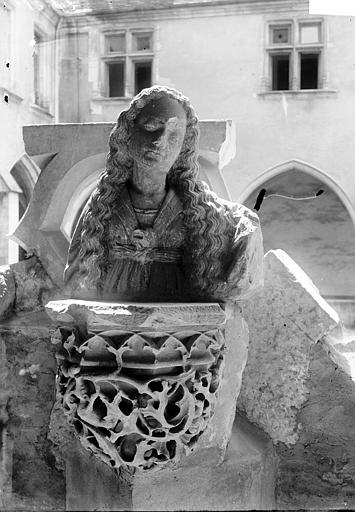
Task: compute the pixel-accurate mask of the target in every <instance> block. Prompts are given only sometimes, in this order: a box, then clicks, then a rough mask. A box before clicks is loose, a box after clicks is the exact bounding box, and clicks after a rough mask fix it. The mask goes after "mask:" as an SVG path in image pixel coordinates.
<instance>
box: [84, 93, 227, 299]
mask: <svg viewBox="0 0 355 512" xmlns="http://www.w3.org/2000/svg"><path fill="white" fill-rule="evenodd" d="M166 96H168V97H169V98H173V99H175V100H176V101H178V102H179V103H180V104H181V105H182V106H183V108H184V110H185V113H186V118H187V125H186V133H185V138H184V141H183V145H182V148H181V152H180V154H179V156H178V158H177V160H176V161H175V163H174V164H173V166H172V167H171V169H170V171H169V173H168V175H167V185H168V187H173V188H174V189H175V191H176V193H177V195H178V196H179V197H180V199H181V201H182V203H183V206H184V219H185V225H186V229H187V236H188V240H187V241H186V244H185V245H186V249H185V253H184V268H185V273H186V274H187V276H188V277H193V279H191V282H193V283H194V286H195V288H196V291H197V293H198V294H199V295H200V296H213V295H214V294H215V293H216V292H221V291H222V289H224V288H225V283H224V280H223V275H224V274H225V268H224V263H223V258H221V251H222V246H223V245H225V244H223V240H224V241H225V239H226V235H227V232H228V230H229V228H230V222H229V221H228V214H227V215H226V213H227V212H226V210H225V208H224V207H223V206H222V204H221V203H220V202H219V201H218V198H217V196H216V195H215V194H213V193H212V192H211V191H210V190H209V188H208V187H207V185H206V184H205V183H203V182H201V181H199V180H198V179H197V175H198V172H199V169H198V164H197V142H198V136H199V132H198V120H197V118H196V116H195V113H194V110H193V108H192V107H191V105H190V103H189V100H188V99H187V98H186V97H185V96H183V95H182V94H181V93H180V92H178V91H176V90H175V89H172V88H168V87H162V86H154V87H151V88H149V89H143V90H142V91H141V92H140V94H138V95H137V96H136V97H135V98H134V99H133V101H132V102H131V104H130V106H129V108H128V109H127V110H124V111H122V112H121V113H120V115H119V117H118V120H117V123H116V125H115V127H114V128H113V130H112V132H111V134H110V138H109V148H110V150H109V153H108V156H107V161H106V168H105V171H104V172H103V173H102V175H101V177H100V179H99V182H98V184H97V187H96V189H95V190H94V192H93V193H92V195H91V198H90V200H89V202H88V204H87V206H86V208H85V212H84V217H83V229H82V234H81V249H80V262H81V263H80V272H81V274H82V275H83V279H82V282H83V284H84V286H85V285H86V286H89V287H90V288H92V287H97V288H98V289H100V288H101V285H102V282H103V280H104V277H105V274H106V271H107V268H106V265H107V262H108V250H109V247H108V245H107V239H108V238H107V229H106V228H107V226H108V225H109V224H110V221H111V217H112V213H113V210H114V205H115V204H117V201H119V196H120V192H121V190H122V186H123V185H124V184H125V183H126V182H127V181H129V179H130V176H131V170H132V165H133V161H132V159H131V158H130V156H129V154H127V143H128V141H129V137H130V133H131V131H132V127H133V123H134V121H135V119H136V117H137V116H138V114H139V113H140V111H141V110H142V109H143V108H144V107H145V105H146V104H147V103H148V102H150V101H151V100H157V99H159V98H162V97H166Z"/></svg>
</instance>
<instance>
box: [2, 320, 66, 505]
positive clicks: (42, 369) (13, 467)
mask: <svg viewBox="0 0 355 512" xmlns="http://www.w3.org/2000/svg"><path fill="white" fill-rule="evenodd" d="M24 316H25V318H24V321H22V320H23V317H22V315H21V314H19V315H17V316H13V317H11V318H9V319H8V320H7V321H4V322H3V323H2V324H1V326H0V337H1V343H2V347H3V353H2V355H4V354H5V351H6V359H5V362H4V361H2V363H1V364H2V365H3V366H4V367H5V371H6V373H4V374H5V375H6V381H5V382H4V380H5V379H2V377H3V375H4V374H3V373H2V371H3V370H4V368H3V367H2V368H1V377H0V384H1V387H2V389H1V390H0V393H2V392H3V391H4V387H3V384H5V393H6V394H7V396H8V397H9V402H8V405H7V409H6V410H7V414H8V421H7V424H6V432H7V434H6V435H7V437H8V440H9V441H10V443H6V445H5V446H3V447H2V448H3V449H2V450H1V452H2V455H3V456H4V457H6V458H7V468H8V469H7V478H8V484H7V489H8V492H7V493H6V496H5V498H6V499H5V506H4V510H34V509H36V510H44V511H46V510H63V509H64V502H65V486H64V480H63V475H62V474H61V473H60V472H59V471H57V470H56V468H55V464H54V463H55V459H54V456H53V453H52V446H51V443H50V441H49V440H48V438H47V431H48V424H49V418H50V412H51V408H52V406H53V402H54V397H55V386H54V381H55V373H56V363H55V359H54V356H53V353H52V348H51V346H50V342H49V338H50V331H51V325H50V323H49V322H48V317H47V315H45V313H43V312H35V313H27V314H26V315H24ZM4 439H5V438H4Z"/></svg>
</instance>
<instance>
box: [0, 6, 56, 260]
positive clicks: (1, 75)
mask: <svg viewBox="0 0 355 512" xmlns="http://www.w3.org/2000/svg"><path fill="white" fill-rule="evenodd" d="M4 5H5V4H4ZM6 6H7V7H6V14H5V11H3V12H1V13H0V16H2V17H3V18H2V19H1V20H0V21H1V22H2V24H1V29H2V36H3V37H4V39H5V38H6V37H8V39H7V40H8V45H7V48H5V46H3V48H2V51H1V52H0V56H1V71H0V120H1V122H0V176H1V177H2V178H3V179H4V180H5V183H6V186H7V187H8V191H7V193H12V192H14V193H16V194H18V193H20V192H21V189H20V188H19V187H18V186H17V184H16V182H15V180H14V179H13V178H12V177H11V175H10V171H11V168H12V167H13V165H14V164H15V162H16V161H17V160H18V159H19V158H20V157H21V156H22V155H23V153H24V151H25V148H24V144H23V139H22V127H23V125H26V124H43V123H45V124H48V123H51V122H53V115H52V113H51V112H53V111H54V104H53V101H54V81H53V80H51V77H52V76H53V74H54V68H55V61H54V58H51V57H53V55H54V51H55V19H56V18H55V17H54V15H53V13H52V14H51V15H50V14H49V13H48V12H47V11H48V8H45V6H44V4H43V2H42V1H41V0H38V1H37V2H36V5H34V4H33V5H32V4H31V2H30V1H28V2H23V1H22V0H11V1H10V2H6ZM46 9H47V10H46ZM35 27H36V29H41V31H42V33H43V34H46V39H47V40H46V42H45V43H43V44H44V45H45V54H46V62H45V66H46V77H47V78H46V80H45V82H44V83H45V87H46V88H47V90H48V94H49V95H50V103H49V106H48V110H44V109H42V108H40V107H38V106H37V105H35V104H34V90H33V84H34V78H33V48H34V46H33V44H34V41H33V37H34V28H35ZM6 62H7V63H8V67H7V66H6ZM13 199H14V198H12V199H11V204H12V209H11V211H5V207H6V208H7V209H9V205H10V202H9V201H8V200H7V199H4V200H3V203H2V206H1V221H0V233H1V235H0V236H1V241H0V262H1V264H4V263H9V262H13V261H16V260H14V254H15V251H16V253H17V252H18V249H17V247H16V248H14V247H12V246H11V244H12V242H11V243H10V244H9V242H8V240H7V239H6V238H3V237H4V236H5V235H6V234H7V233H8V232H9V225H8V218H9V216H10V217H11V218H12V224H14V223H16V222H17V221H18V216H17V219H14V218H13V217H14V215H16V212H17V211H18V204H17V205H16V204H15V203H14V200H13ZM17 202H18V200H17ZM5 203H6V204H5Z"/></svg>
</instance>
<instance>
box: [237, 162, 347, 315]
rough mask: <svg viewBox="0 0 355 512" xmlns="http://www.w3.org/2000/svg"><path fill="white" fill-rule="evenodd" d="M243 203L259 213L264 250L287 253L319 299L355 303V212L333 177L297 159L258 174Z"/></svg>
mask: <svg viewBox="0 0 355 512" xmlns="http://www.w3.org/2000/svg"><path fill="white" fill-rule="evenodd" d="M241 200H242V202H244V204H245V205H246V206H248V207H249V208H254V209H255V210H257V213H258V214H259V217H260V222H261V228H262V232H263V237H264V248H265V251H266V252H267V251H268V250H270V249H283V250H284V251H285V252H286V253H288V254H289V255H290V257H291V258H293V259H294V260H295V261H296V263H298V264H299V265H300V266H301V267H302V268H303V270H304V271H305V272H306V274H308V275H309V277H310V278H311V280H312V281H313V282H314V284H315V286H316V287H317V288H318V289H319V291H320V293H321V295H323V296H326V297H328V298H330V297H333V298H337V300H338V299H339V300H340V298H341V297H343V298H346V300H350V299H351V300H353V297H355V227H354V224H355V211H354V208H353V206H352V204H351V201H350V199H349V198H348V196H347V194H346V192H345V191H344V190H343V189H342V188H341V186H340V185H339V184H338V183H336V181H335V180H334V179H333V178H331V177H330V176H329V175H327V174H326V173H325V172H323V171H322V170H320V169H318V168H317V167H314V166H312V165H310V164H308V163H306V162H303V161H301V160H295V159H293V160H289V161H287V162H284V163H282V164H279V165H276V166H274V167H272V168H270V169H267V170H266V171H265V172H263V173H262V174H261V175H259V176H258V178H257V179H256V180H255V181H254V182H253V183H252V184H251V185H250V186H249V187H248V188H247V190H245V191H244V194H243V196H242V197H241ZM338 312H339V313H340V311H338Z"/></svg>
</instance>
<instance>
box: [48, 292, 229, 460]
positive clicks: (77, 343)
mask: <svg viewBox="0 0 355 512" xmlns="http://www.w3.org/2000/svg"><path fill="white" fill-rule="evenodd" d="M46 308H47V311H48V313H49V314H50V316H51V317H52V318H55V319H56V321H57V322H58V321H59V327H58V329H57V330H56V331H55V332H54V333H53V336H52V342H53V343H56V344H58V351H57V361H58V367H59V373H58V379H57V390H58V396H59V399H60V402H61V404H62V407H63V410H64V413H65V415H66V417H67V419H68V420H69V422H70V423H71V424H72V426H73V428H74V431H75V434H76V436H77V437H78V438H79V440H80V442H81V443H82V445H83V446H84V447H85V448H87V449H89V450H90V451H91V452H93V453H94V454H95V455H96V456H97V457H98V458H99V459H101V460H102V461H104V462H105V463H107V464H109V465H110V466H111V467H112V468H119V467H120V466H121V465H129V466H133V467H136V468H140V469H143V470H154V469H159V468H160V467H163V466H166V465H173V464H176V463H177V462H178V461H179V460H180V458H181V456H182V454H188V453H189V452H191V451H192V450H193V449H194V448H195V446H196V444H197V442H198V440H199V438H200V436H201V434H202V433H203V432H204V431H205V429H206V427H207V425H208V424H209V422H210V420H211V418H212V417H213V414H214V411H215V406H216V400H217V392H218V388H219V384H220V379H221V372H222V369H223V363H224V352H225V338H224V328H225V314H224V312H223V310H222V308H221V307H220V306H219V305H218V304H181V305H180V304H166V305H164V304H151V305H149V304H130V305H127V304H126V305H122V304H112V303H111V304H103V303H93V302H89V301H87V302H86V301H72V300H71V301H55V302H51V303H49V304H48V305H47V306H46ZM172 313H173V314H172Z"/></svg>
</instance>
